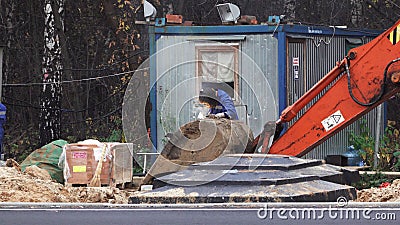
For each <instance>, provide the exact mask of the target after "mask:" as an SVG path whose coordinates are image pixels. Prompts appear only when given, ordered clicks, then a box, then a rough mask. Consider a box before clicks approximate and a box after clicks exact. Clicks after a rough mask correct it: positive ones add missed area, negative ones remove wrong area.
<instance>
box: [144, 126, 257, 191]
mask: <svg viewBox="0 0 400 225" xmlns="http://www.w3.org/2000/svg"><path fill="white" fill-rule="evenodd" d="M167 138H168V142H167V143H166V145H165V147H164V149H163V150H162V152H161V155H160V156H159V157H157V159H156V161H155V163H154V164H153V166H152V167H151V168H150V171H149V173H148V174H147V175H146V177H145V178H144V180H143V184H148V183H151V180H152V179H153V178H154V177H158V176H162V175H164V174H166V173H170V172H176V171H179V170H182V169H185V168H187V166H189V165H192V164H194V163H199V162H207V161H212V160H214V159H216V158H218V157H219V156H221V155H224V154H242V153H251V151H252V148H251V144H252V142H253V140H254V137H253V133H252V131H251V130H250V128H249V127H248V126H247V125H246V124H245V123H243V122H242V121H238V120H228V119H204V120H197V121H192V122H189V123H187V124H185V125H183V126H181V127H180V129H179V130H178V131H176V132H175V133H171V134H168V135H167Z"/></svg>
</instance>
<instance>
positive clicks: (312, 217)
mask: <svg viewBox="0 0 400 225" xmlns="http://www.w3.org/2000/svg"><path fill="white" fill-rule="evenodd" d="M398 220H400V207H393V206H389V207H388V206H368V207H364V206H362V205H361V206H346V207H336V206H329V205H317V206H315V205H312V204H310V205H289V204H285V205H264V206H261V205H258V206H255V205H250V206H249V205H242V206H234V207H232V206H224V207H221V206H218V205H217V206H207V205H191V206H162V207H152V206H134V207H132V206H131V205H125V206H124V205H120V206H118V207H108V206H107V205H105V206H104V205H103V206H101V205H95V206H90V205H86V206H79V205H74V206H72V207H71V206H68V205H40V204H35V205H33V207H32V206H30V205H28V204H27V205H24V206H21V205H12V204H8V205H3V206H2V205H0V224H1V225H3V224H7V225H12V224H18V225H24V224H40V225H54V224H57V225H58V224H59V225H62V224H68V225H71V224H77V225H78V224H79V225H81V224H85V225H92V224H93V225H100V224H118V225H124V224H129V225H130V224H152V225H153V224H224V225H227V224H296V225H298V224H343V223H346V225H352V224H398Z"/></svg>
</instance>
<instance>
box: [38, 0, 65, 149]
mask: <svg viewBox="0 0 400 225" xmlns="http://www.w3.org/2000/svg"><path fill="white" fill-rule="evenodd" d="M63 6H64V3H63V0H46V1H45V6H44V13H45V29H44V40H45V46H44V56H43V86H42V91H41V96H40V103H41V110H40V125H39V129H40V143H41V145H44V144H47V143H49V142H51V141H53V140H55V139H58V138H59V137H60V131H61V120H60V118H61V111H60V109H61V78H62V73H63V64H62V57H61V49H62V48H61V44H60V35H59V31H60V30H62V29H64V28H63V27H64V25H63V20H62V18H63ZM57 17H58V18H59V19H60V21H58V22H61V23H57V21H56V18H57ZM57 25H58V26H57Z"/></svg>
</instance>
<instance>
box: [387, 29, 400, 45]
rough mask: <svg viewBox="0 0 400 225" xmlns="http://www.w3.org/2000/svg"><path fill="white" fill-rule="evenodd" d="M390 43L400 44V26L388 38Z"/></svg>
mask: <svg viewBox="0 0 400 225" xmlns="http://www.w3.org/2000/svg"><path fill="white" fill-rule="evenodd" d="M387 38H388V39H389V41H390V42H391V43H392V44H393V45H395V44H397V43H399V42H400V25H398V26H397V27H396V28H394V30H393V31H392V32H390V34H389V35H388V36H387Z"/></svg>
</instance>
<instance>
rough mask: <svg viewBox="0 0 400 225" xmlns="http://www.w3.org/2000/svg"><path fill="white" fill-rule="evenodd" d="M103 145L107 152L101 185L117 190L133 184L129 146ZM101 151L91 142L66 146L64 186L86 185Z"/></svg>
mask: <svg viewBox="0 0 400 225" xmlns="http://www.w3.org/2000/svg"><path fill="white" fill-rule="evenodd" d="M105 144H107V151H106V156H105V160H104V161H103V163H102V169H101V174H100V182H101V185H103V186H112V187H116V186H117V185H119V184H120V185H122V186H124V185H125V183H130V182H132V176H133V172H132V168H133V152H132V146H129V145H130V144H127V143H105ZM102 149H103V148H102V146H99V145H97V144H93V143H74V144H68V145H65V149H64V151H65V162H66V163H65V166H64V179H65V184H66V185H73V184H81V185H87V184H89V183H90V181H91V180H92V178H93V176H94V174H95V171H96V168H97V164H98V160H99V159H100V157H101V151H102Z"/></svg>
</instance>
